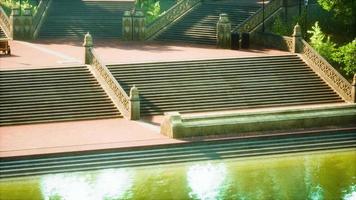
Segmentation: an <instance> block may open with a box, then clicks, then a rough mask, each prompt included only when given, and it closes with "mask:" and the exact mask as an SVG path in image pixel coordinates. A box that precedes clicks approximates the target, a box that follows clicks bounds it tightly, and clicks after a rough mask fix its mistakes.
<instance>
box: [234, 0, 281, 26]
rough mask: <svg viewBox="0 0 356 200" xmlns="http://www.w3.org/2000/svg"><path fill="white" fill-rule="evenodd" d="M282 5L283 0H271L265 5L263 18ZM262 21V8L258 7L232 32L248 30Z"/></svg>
mask: <svg viewBox="0 0 356 200" xmlns="http://www.w3.org/2000/svg"><path fill="white" fill-rule="evenodd" d="M282 6H283V0H271V1H270V2H269V3H268V4H266V5H265V11H264V14H265V18H267V17H268V16H270V15H272V14H273V13H274V12H276V11H277V10H278V9H279V8H281V7H282ZM262 21H263V9H262V8H260V9H259V10H258V11H257V12H256V13H255V14H253V15H252V16H250V17H249V18H247V19H246V20H245V21H244V22H242V24H241V25H240V26H238V27H236V29H234V30H233V32H239V33H242V32H250V31H251V30H253V29H254V28H256V27H257V26H258V25H259V24H261V23H262Z"/></svg>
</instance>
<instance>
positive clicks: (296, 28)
mask: <svg viewBox="0 0 356 200" xmlns="http://www.w3.org/2000/svg"><path fill="white" fill-rule="evenodd" d="M293 37H302V29H301V27H300V26H299V24H298V23H297V24H296V25H295V26H294V29H293Z"/></svg>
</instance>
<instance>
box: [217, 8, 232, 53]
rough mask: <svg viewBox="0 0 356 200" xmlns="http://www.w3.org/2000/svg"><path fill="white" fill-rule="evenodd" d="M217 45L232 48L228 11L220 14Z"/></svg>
mask: <svg viewBox="0 0 356 200" xmlns="http://www.w3.org/2000/svg"><path fill="white" fill-rule="evenodd" d="M216 38H217V41H216V42H217V46H218V47H219V48H223V49H230V48H231V23H230V20H229V17H228V15H227V14H226V13H222V14H220V17H219V21H218V23H217V25H216Z"/></svg>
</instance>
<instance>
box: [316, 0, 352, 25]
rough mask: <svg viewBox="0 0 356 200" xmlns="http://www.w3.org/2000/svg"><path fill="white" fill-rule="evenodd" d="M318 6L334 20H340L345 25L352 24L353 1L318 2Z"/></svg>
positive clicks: (320, 0)
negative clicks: (334, 18) (331, 14)
mask: <svg viewBox="0 0 356 200" xmlns="http://www.w3.org/2000/svg"><path fill="white" fill-rule="evenodd" d="M318 3H319V5H320V6H321V7H322V8H323V9H325V10H327V11H329V12H332V13H333V14H334V16H335V17H336V18H339V19H340V20H342V21H343V22H344V23H345V24H354V23H355V22H354V21H355V16H354V13H353V12H354V10H355V9H356V3H354V0H318Z"/></svg>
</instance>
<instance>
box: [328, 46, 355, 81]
mask: <svg viewBox="0 0 356 200" xmlns="http://www.w3.org/2000/svg"><path fill="white" fill-rule="evenodd" d="M333 60H334V61H335V62H337V63H339V64H341V65H342V66H343V67H342V69H343V71H344V72H345V73H346V75H353V74H356V39H354V40H353V41H352V42H350V43H348V44H346V45H344V46H341V47H339V48H338V50H337V51H335V52H334V54H333Z"/></svg>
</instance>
